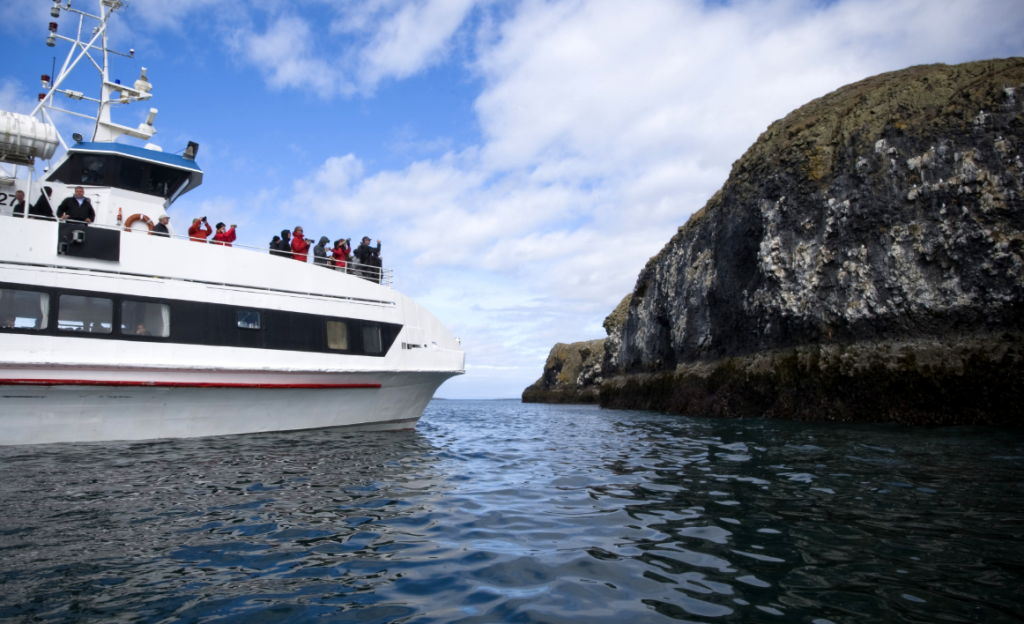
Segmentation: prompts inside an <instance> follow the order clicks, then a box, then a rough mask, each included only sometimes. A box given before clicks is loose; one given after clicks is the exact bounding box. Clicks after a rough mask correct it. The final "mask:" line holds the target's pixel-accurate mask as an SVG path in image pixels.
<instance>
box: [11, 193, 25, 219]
mask: <svg viewBox="0 0 1024 624" xmlns="http://www.w3.org/2000/svg"><path fill="white" fill-rule="evenodd" d="M11 205H12V206H14V215H15V216H18V215H23V214H25V191H14V203H13V204H11Z"/></svg>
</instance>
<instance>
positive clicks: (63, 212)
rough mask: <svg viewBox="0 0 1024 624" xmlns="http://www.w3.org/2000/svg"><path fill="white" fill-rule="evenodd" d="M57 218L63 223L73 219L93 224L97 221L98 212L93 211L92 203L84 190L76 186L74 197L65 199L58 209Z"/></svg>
mask: <svg viewBox="0 0 1024 624" xmlns="http://www.w3.org/2000/svg"><path fill="white" fill-rule="evenodd" d="M57 218H58V219H60V220H61V221H64V220H66V219H71V220H72V221H84V222H85V223H92V222H93V221H95V220H96V211H95V210H93V209H92V202H90V201H89V198H88V197H86V196H85V189H84V188H82V187H80V186H76V187H75V195H74V197H65V198H64V201H62V202H61V203H60V206H58V207H57Z"/></svg>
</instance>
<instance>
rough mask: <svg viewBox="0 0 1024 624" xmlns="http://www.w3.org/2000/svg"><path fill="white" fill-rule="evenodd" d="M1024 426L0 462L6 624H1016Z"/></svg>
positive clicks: (519, 418)
mask: <svg viewBox="0 0 1024 624" xmlns="http://www.w3.org/2000/svg"><path fill="white" fill-rule="evenodd" d="M1022 494H1024V432H1020V431H1017V430H1006V429H982V428H917V429H911V428H904V427H895V426H874V425H871V426H860V425H858V426H853V425H836V424H820V423H819V424H807V423H792V422H779V421H769V420H717V419H703V418H697V419H694V418H680V417H672V416H664V415H658V414H652V413H645V412H615V411H604V410H600V409H598V408H594V407H588V406H545V405H522V404H520V403H519V402H518V401H480V402H473V401H434V402H433V403H432V404H431V405H430V407H429V408H428V409H427V412H426V414H425V416H424V418H423V419H422V420H421V421H420V424H419V426H418V427H417V429H416V430H415V431H407V432H399V433H384V434H381V433H352V432H345V431H339V430H335V431H330V430H321V431H312V432H302V433H288V434H268V435H256V436H244V437H227V438H209V439H201V440H174V441H161V442H154V443H131V444H128V443H118V444H101V445H81V446H74V445H49V446H33V447H2V448H0V497H2V498H0V505H2V514H0V619H3V620H11V621H25V622H30V621H43V622H53V621H58V622H70V621H89V620H92V621H132V622H171V621H182V622H207V621H216V622H285V621H287V622H305V621H314V620H316V621H346V622H348V621H351V622H410V623H413V622H415V623H420V622H574V623H578V622H588V623H589V622H615V623H617V624H618V623H621V622H629V623H631V624H635V623H640V622H672V621H680V620H684V621H691V622H727V621H728V622H808V623H815V624H824V623H826V622H834V623H836V624H839V623H841V622H936V621H944V622H1016V621H1021V617H1022V616H1021V614H1022V613H1024V507H1022V501H1024V497H1022Z"/></svg>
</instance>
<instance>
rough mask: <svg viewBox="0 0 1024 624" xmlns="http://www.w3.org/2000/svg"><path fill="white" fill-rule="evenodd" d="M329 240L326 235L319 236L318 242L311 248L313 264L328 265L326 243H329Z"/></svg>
mask: <svg viewBox="0 0 1024 624" xmlns="http://www.w3.org/2000/svg"><path fill="white" fill-rule="evenodd" d="M330 242H331V239H329V238H327V237H326V236H321V237H320V242H319V243H317V245H316V247H314V248H313V264H317V265H320V266H329V265H328V262H327V245H328V244H330Z"/></svg>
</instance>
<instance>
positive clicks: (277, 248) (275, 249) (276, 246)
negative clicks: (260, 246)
mask: <svg viewBox="0 0 1024 624" xmlns="http://www.w3.org/2000/svg"><path fill="white" fill-rule="evenodd" d="M268 246H269V247H270V255H272V256H276V255H279V254H280V253H281V237H280V236H275V237H274V238H272V239H270V245H268Z"/></svg>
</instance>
